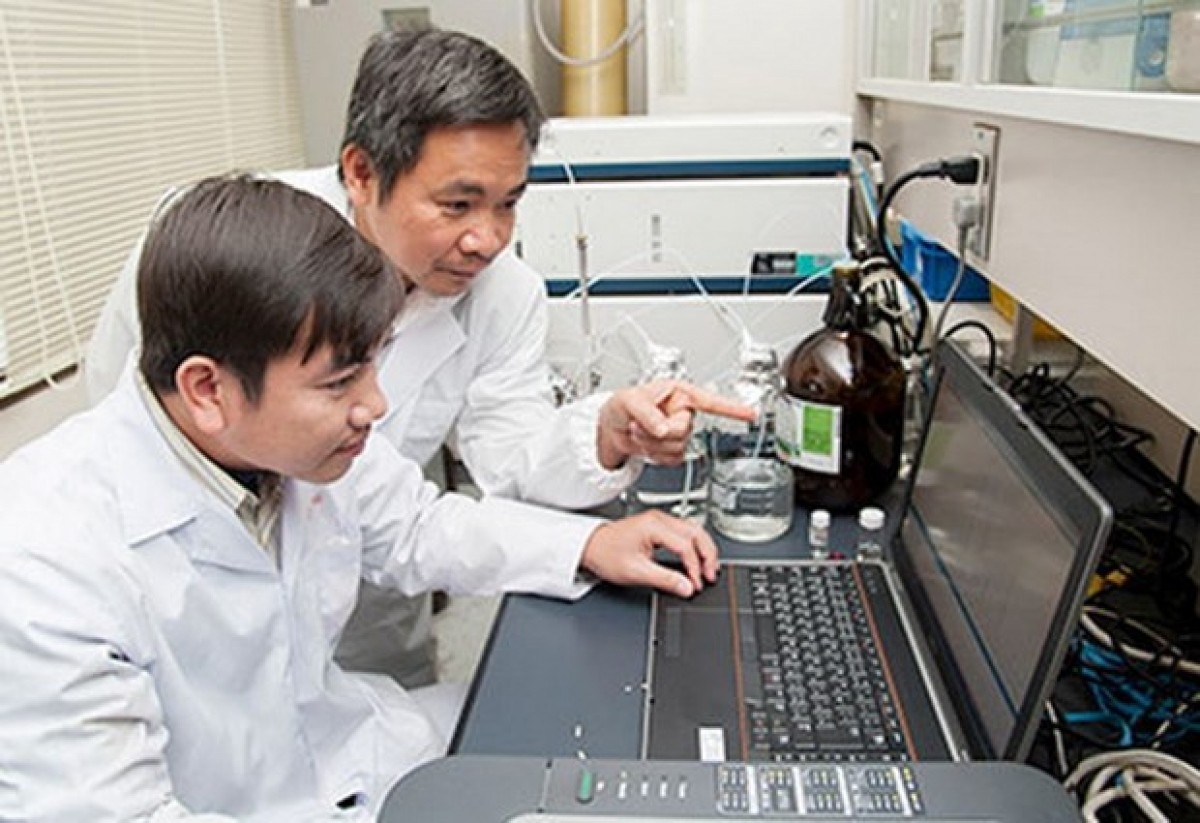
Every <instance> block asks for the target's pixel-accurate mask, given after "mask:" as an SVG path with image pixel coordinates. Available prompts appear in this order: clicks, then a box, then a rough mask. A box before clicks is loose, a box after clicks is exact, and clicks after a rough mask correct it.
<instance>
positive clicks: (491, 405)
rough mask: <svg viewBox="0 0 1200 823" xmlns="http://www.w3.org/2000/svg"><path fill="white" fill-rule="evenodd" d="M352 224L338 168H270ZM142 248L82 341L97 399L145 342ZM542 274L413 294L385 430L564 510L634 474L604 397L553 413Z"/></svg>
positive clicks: (491, 270)
mask: <svg viewBox="0 0 1200 823" xmlns="http://www.w3.org/2000/svg"><path fill="white" fill-rule="evenodd" d="M273 176H274V177H276V178H277V179H279V180H281V181H283V182H285V183H287V184H288V185H290V186H292V187H294V188H297V189H300V190H302V191H307V192H309V193H310V194H313V195H315V196H317V197H319V198H321V199H322V200H324V201H325V202H326V203H328V204H329V205H330V206H332V207H333V208H334V209H335V210H337V212H338V213H339V214H341V215H342V216H343V217H345V218H346V219H347V220H352V216H351V214H350V210H349V203H348V200H347V198H346V190H345V188H344V187H343V186H342V184H341V183H340V182H339V181H338V179H337V169H336V167H334V166H327V167H323V168H317V169H306V170H302V171H291V172H282V173H280V174H278V175H273ZM139 254H140V244H139V247H138V248H137V249H135V250H134V252H133V253H132V254H131V255H130V257H129V259H128V260H127V261H126V263H125V267H124V269H123V270H122V271H121V273H120V275H119V276H118V278H117V282H116V284H115V285H114V287H113V291H112V293H111V294H110V295H109V298H108V300H107V302H106V303H105V305H104V309H103V311H102V312H101V315H100V319H99V321H98V323H97V325H96V330H95V332H94V334H93V336H92V340H91V343H90V345H89V347H88V353H87V359H86V363H85V377H86V380H87V385H88V394H89V396H90V398H91V399H92V402H96V401H97V400H98V399H100V398H101V397H103V396H104V395H105V394H107V393H108V391H110V390H111V388H112V386H113V385H114V384H115V383H116V381H117V378H118V377H119V375H120V374H121V371H122V369H123V368H124V366H125V360H126V358H127V355H128V354H129V352H130V351H131V350H132V349H133V348H134V347H135V346H136V345H137V342H138V339H139V337H140V332H139V330H138V322H137V303H136V278H137V260H138V256H139ZM546 330H547V319H546V295H545V283H544V281H543V280H542V278H541V277H540V276H539V275H538V274H537V272H535V271H533V269H531V268H529V266H527V265H526V264H525V263H524V261H522V260H521V259H520V258H518V257H517V256H516V255H515V254H513V252H512V250H511V249H506V250H505V251H504V252H503V253H502V254H501V255H500V256H499V257H498V258H497V259H496V260H495V261H493V263H492V264H491V265H490V266H488V267H487V268H486V269H485V270H484V271H483V272H481V273H480V274H479V276H478V277H477V278H476V282H475V283H474V284H472V286H471V288H470V290H469V291H468V292H466V293H465V294H463V295H460V296H458V297H452V298H434V297H431V296H429V295H427V294H423V293H415V294H413V295H410V299H409V303H408V305H407V306H406V307H405V309H404V311H403V312H402V314H401V316H400V319H399V321H398V323H397V327H396V334H395V335H394V336H393V338H392V342H391V344H390V345H389V347H388V350H387V351H386V352H385V353H384V356H383V357H384V362H383V364H382V367H381V370H380V385H381V387H382V388H383V391H384V393H385V394H386V395H387V398H388V403H389V412H388V416H387V418H385V419H384V421H383V422H382V424H381V426H380V429H381V430H382V431H383V433H384V434H385V435H386V436H387V437H388V439H389V440H391V441H392V443H393V444H394V445H395V446H396V448H397V449H398V450H399V451H400V453H401V454H403V455H404V456H405V457H408V458H410V459H412V460H415V461H416V462H417V463H419V464H421V465H425V464H426V463H427V462H429V460H430V459H431V458H432V457H433V456H434V455H435V454H436V453H437V450H438V448H440V447H441V445H442V444H443V443H445V442H446V441H447V438H448V437H449V436H450V434H451V432H453V433H454V434H455V435H456V445H457V447H458V449H459V452H460V454H461V456H462V458H463V462H464V463H466V465H467V467H468V469H470V471H471V475H472V478H473V479H474V480H475V482H476V484H477V485H478V486H479V488H480V489H481V490H482V491H483V492H484V493H486V494H495V495H501V496H504V497H511V498H513V499H516V500H525V501H528V502H531V503H542V504H545V505H548V506H555V507H558V508H566V509H584V508H590V507H593V506H598V505H601V504H603V503H607V502H608V501H610V500H612V499H614V498H615V497H616V496H617V495H618V494H619V493H620V492H621V491H622V490H623V489H625V488H626V487H627V486H628V485H629V484H630V483H631V482H632V480H633V479H634V478H635V473H636V471H637V469H638V467H639V464H638V463H637V461H632V462H631V463H630V464H629V465H627V466H626V467H624V468H622V469H619V470H617V471H608V470H606V469H604V467H602V466H601V465H600V463H599V461H597V459H596V416H597V412H598V411H599V408H600V406H601V405H602V404H603V402H604V400H606V399H607V397H608V396H607V395H606V394H599V395H594V396H592V397H589V398H587V399H585V400H583V401H582V402H579V403H572V404H570V405H568V406H564V407H562V408H555V407H554V406H553V403H552V402H551V399H550V387H549V381H548V374H547V367H546V362H545V346H546Z"/></svg>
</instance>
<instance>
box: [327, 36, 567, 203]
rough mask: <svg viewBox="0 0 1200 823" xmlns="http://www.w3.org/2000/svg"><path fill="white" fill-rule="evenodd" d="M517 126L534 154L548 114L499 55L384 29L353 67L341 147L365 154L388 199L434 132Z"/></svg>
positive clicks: (483, 46) (464, 42)
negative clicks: (478, 126) (522, 128)
mask: <svg viewBox="0 0 1200 823" xmlns="http://www.w3.org/2000/svg"><path fill="white" fill-rule="evenodd" d="M516 122H519V123H521V124H523V125H524V126H525V138H526V141H527V142H528V145H529V151H530V153H531V154H532V152H533V151H534V150H535V149H536V148H537V143H538V138H539V137H540V135H541V130H542V125H543V124H544V123H545V122H546V116H545V114H543V113H542V108H541V106H540V105H539V104H538V100H537V95H536V94H534V91H533V88H532V87H531V86H530V85H529V81H528V80H526V79H525V77H524V76H523V75H522V74H521V72H520V71H519V70H518V69H517V67H516V66H514V65H513V64H512V63H511V62H509V60H508V59H507V58H506V57H505V56H504V55H502V54H500V52H498V51H496V49H494V48H492V47H491V46H489V45H488V44H487V43H485V42H483V41H482V40H479V39H477V38H475V37H471V36H470V35H467V34H462V33H461V32H453V31H442V30H439V29H426V30H422V31H388V32H383V33H380V34H377V35H375V36H374V37H373V38H372V39H371V41H370V42H369V43H368V44H367V49H366V51H365V52H364V53H363V56H362V60H361V61H360V62H359V64H358V75H357V76H356V77H355V80H354V89H353V91H352V92H351V93H350V105H349V108H348V110H347V112H346V132H345V135H344V136H343V137H342V148H343V149H345V148H346V147H347V146H350V145H353V146H357V147H358V148H360V149H361V150H362V151H363V152H365V153H366V155H367V157H368V158H369V159H370V161H371V163H372V165H373V167H374V168H373V170H374V172H375V174H376V175H377V176H378V178H379V199H380V201H386V200H387V199H388V197H389V196H390V195H391V193H392V188H393V187H394V186H395V183H396V179H397V178H398V177H399V176H400V175H402V174H404V173H406V172H408V171H410V170H411V169H412V168H413V166H415V165H416V164H417V160H418V158H419V156H420V153H421V147H422V146H423V145H424V143H425V137H426V135H428V134H429V132H430V131H432V130H433V129H436V128H440V127H446V126H465V125H476V124H506V123H516ZM338 173H339V175H340V174H341V168H340V166H339V169H338Z"/></svg>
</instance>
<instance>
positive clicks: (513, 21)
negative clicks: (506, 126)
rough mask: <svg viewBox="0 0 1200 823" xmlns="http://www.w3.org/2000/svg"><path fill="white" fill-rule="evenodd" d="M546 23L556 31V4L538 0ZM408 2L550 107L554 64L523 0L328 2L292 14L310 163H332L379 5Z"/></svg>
mask: <svg viewBox="0 0 1200 823" xmlns="http://www.w3.org/2000/svg"><path fill="white" fill-rule="evenodd" d="M541 1H542V7H543V11H544V14H545V18H544V19H545V21H546V26H547V28H548V29H549V30H550V31H551V32H557V30H558V3H557V2H553V0H541ZM396 8H416V9H425V10H427V11H428V13H429V19H430V22H431V23H432V24H433V25H435V26H437V27H438V28H443V29H457V30H460V31H465V32H468V33H470V34H474V35H476V36H477V37H480V38H482V39H484V40H486V41H488V42H489V43H491V44H492V45H493V46H495V47H496V48H497V49H499V50H500V51H501V52H503V53H504V54H505V56H507V57H508V59H510V60H512V61H513V63H515V64H516V66H517V67H518V68H519V69H521V71H522V73H524V74H525V76H526V77H528V78H529V79H530V81H531V82H532V83H533V86H534V88H535V89H536V90H537V92H538V96H539V98H540V99H541V101H542V104H543V106H544V107H545V108H546V110H547V111H548V112H557V110H558V107H559V103H558V98H559V83H558V76H557V71H558V69H557V64H555V63H554V61H553V58H551V57H550V56H549V55H548V54H547V53H546V52H545V51H544V50H543V49H542V48H541V47H540V46H539V45H538V44H537V43H536V42H535V40H536V35H535V33H534V29H533V26H532V24H531V22H530V17H529V11H530V7H529V2H528V0H487V1H486V2H481V1H480V0H427V2H425V3H421V4H417V3H397V2H395V0H329V2H328V3H326V4H325V5H321V6H315V5H314V6H306V7H297V8H295V9H294V10H293V12H292V23H293V31H294V42H295V49H296V64H297V77H298V80H299V83H300V99H301V106H302V110H303V115H304V145H305V153H306V154H307V156H308V162H309V164H310V165H324V164H326V163H332V162H333V161H334V160H335V159H336V157H337V150H338V147H339V145H340V144H341V140H342V125H343V122H344V120H345V115H346V101H347V100H348V99H349V96H350V87H351V86H352V85H353V83H354V73H355V70H356V69H357V68H358V58H359V57H360V55H361V54H362V50H363V46H364V45H365V44H366V42H367V40H368V39H369V38H370V37H371V35H372V34H374V33H376V32H378V31H380V30H382V29H383V12H384V10H385V9H396Z"/></svg>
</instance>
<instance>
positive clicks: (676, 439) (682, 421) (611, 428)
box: [596, 380, 755, 471]
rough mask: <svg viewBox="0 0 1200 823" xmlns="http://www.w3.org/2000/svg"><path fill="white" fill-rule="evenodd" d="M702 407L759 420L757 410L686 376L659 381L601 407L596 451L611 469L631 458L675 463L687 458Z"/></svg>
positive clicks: (624, 391) (633, 389) (629, 390)
mask: <svg viewBox="0 0 1200 823" xmlns="http://www.w3.org/2000/svg"><path fill="white" fill-rule="evenodd" d="M698 411H702V412H708V413H709V414H717V415H720V416H722V417H732V418H734V419H735V420H745V421H747V422H749V421H752V420H754V418H755V413H754V409H752V408H750V407H749V406H743V405H742V404H741V403H735V402H734V401H732V400H727V399H725V398H724V397H721V396H719V395H716V394H713V393H712V392H707V391H705V390H704V389H701V388H700V387H698V386H693V385H692V384H691V383H685V382H683V381H681V380H655V381H653V382H651V383H646V384H644V385H640V386H631V387H629V388H627V389H621V390H620V391H617V392H614V393H613V396H612V397H610V398H609V399H608V401H607V402H606V403H605V404H604V405H603V406H601V407H600V419H599V423H598V425H597V429H596V455H597V457H598V458H599V460H600V465H601V466H603V467H604V468H606V469H608V470H610V471H611V470H613V469H617V468H620V467H621V466H622V465H624V463H625V461H626V460H628V459H629V458H630V457H635V456H636V457H645V458H648V459H650V460H652V461H654V462H655V463H660V464H663V465H668V466H671V465H676V464H678V463H680V462H682V461H683V453H684V450H685V449H686V448H687V441H688V437H690V436H691V433H692V418H693V417H694V416H695V413H696V412H698Z"/></svg>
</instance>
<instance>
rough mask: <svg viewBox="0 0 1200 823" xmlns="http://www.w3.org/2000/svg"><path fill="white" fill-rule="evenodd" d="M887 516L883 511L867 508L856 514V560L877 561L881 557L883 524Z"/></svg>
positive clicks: (871, 507) (872, 507) (873, 507)
mask: <svg viewBox="0 0 1200 823" xmlns="http://www.w3.org/2000/svg"><path fill="white" fill-rule="evenodd" d="M886 520H887V516H886V515H885V514H884V513H883V509H879V508H876V507H875V506H867V507H866V508H865V509H863V510H862V511H860V512H859V513H858V547H857V549H858V559H859V560H879V559H880V558H882V557H883V539H884V538H883V524H884V523H885V522H886Z"/></svg>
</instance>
